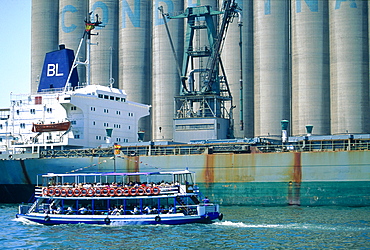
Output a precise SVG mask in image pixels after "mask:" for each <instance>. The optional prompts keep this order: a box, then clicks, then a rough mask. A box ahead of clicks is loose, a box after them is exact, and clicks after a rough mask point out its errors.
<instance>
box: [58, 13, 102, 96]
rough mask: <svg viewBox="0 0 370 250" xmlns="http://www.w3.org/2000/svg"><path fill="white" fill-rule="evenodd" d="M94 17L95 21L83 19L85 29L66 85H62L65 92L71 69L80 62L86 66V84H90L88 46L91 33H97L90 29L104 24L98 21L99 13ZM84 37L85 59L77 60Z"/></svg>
mask: <svg viewBox="0 0 370 250" xmlns="http://www.w3.org/2000/svg"><path fill="white" fill-rule="evenodd" d="M91 14H92V12H90V13H89V15H90V16H91ZM95 17H96V19H95V22H92V21H88V20H87V18H86V19H85V30H84V32H83V34H82V37H81V40H80V43H79V45H78V48H77V52H76V55H75V58H74V60H73V64H72V67H71V70H70V71H69V74H68V78H67V82H66V85H65V87H64V92H66V91H67V89H68V86H69V80H70V78H71V76H72V72H73V70H74V69H75V68H76V67H77V66H78V65H80V64H82V65H85V67H86V85H90V51H91V49H90V46H91V45H92V44H91V36H92V35H98V34H92V33H91V31H92V30H93V29H95V28H96V27H104V25H102V22H100V21H99V15H98V14H96V15H95ZM85 39H86V44H87V46H86V59H85V61H83V62H82V61H79V60H78V55H79V54H80V51H81V47H82V44H83V41H84V40H85Z"/></svg>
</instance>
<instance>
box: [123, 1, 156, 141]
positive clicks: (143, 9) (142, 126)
mask: <svg viewBox="0 0 370 250" xmlns="http://www.w3.org/2000/svg"><path fill="white" fill-rule="evenodd" d="M152 7H153V4H152V3H151V1H140V0H129V1H124V0H123V1H119V10H120V11H119V12H120V14H119V83H120V84H119V88H121V89H124V90H125V91H126V93H127V95H128V97H129V99H130V100H131V101H134V102H139V103H144V104H151V93H152V92H151V88H152V85H151V63H150V62H151V60H152V56H151V38H152V37H151V32H152V26H151V24H152V22H151V20H152ZM150 120H151V116H148V117H144V118H142V119H141V120H140V121H139V130H141V131H145V137H144V141H149V140H150V139H151V122H150Z"/></svg>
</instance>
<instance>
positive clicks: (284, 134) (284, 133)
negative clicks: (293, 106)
mask: <svg viewBox="0 0 370 250" xmlns="http://www.w3.org/2000/svg"><path fill="white" fill-rule="evenodd" d="M288 125H289V121H288V120H281V141H282V142H283V143H284V142H286V141H287V140H288Z"/></svg>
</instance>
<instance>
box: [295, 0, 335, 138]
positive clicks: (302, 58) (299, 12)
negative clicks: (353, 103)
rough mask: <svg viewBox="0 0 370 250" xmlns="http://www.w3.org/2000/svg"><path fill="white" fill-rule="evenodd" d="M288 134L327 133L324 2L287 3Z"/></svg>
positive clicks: (326, 55) (326, 3)
mask: <svg viewBox="0 0 370 250" xmlns="http://www.w3.org/2000/svg"><path fill="white" fill-rule="evenodd" d="M291 44H292V47H291V51H292V52H291V54H292V134H293V135H304V134H306V127H305V126H306V125H308V124H310V125H313V126H314V133H315V134H330V80H329V15H328V2H327V1H309V2H307V1H296V0H292V1H291Z"/></svg>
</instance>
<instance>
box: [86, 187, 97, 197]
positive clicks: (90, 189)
mask: <svg viewBox="0 0 370 250" xmlns="http://www.w3.org/2000/svg"><path fill="white" fill-rule="evenodd" d="M94 194H95V190H94V189H93V188H89V189H88V190H87V195H88V196H93V195H94Z"/></svg>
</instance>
